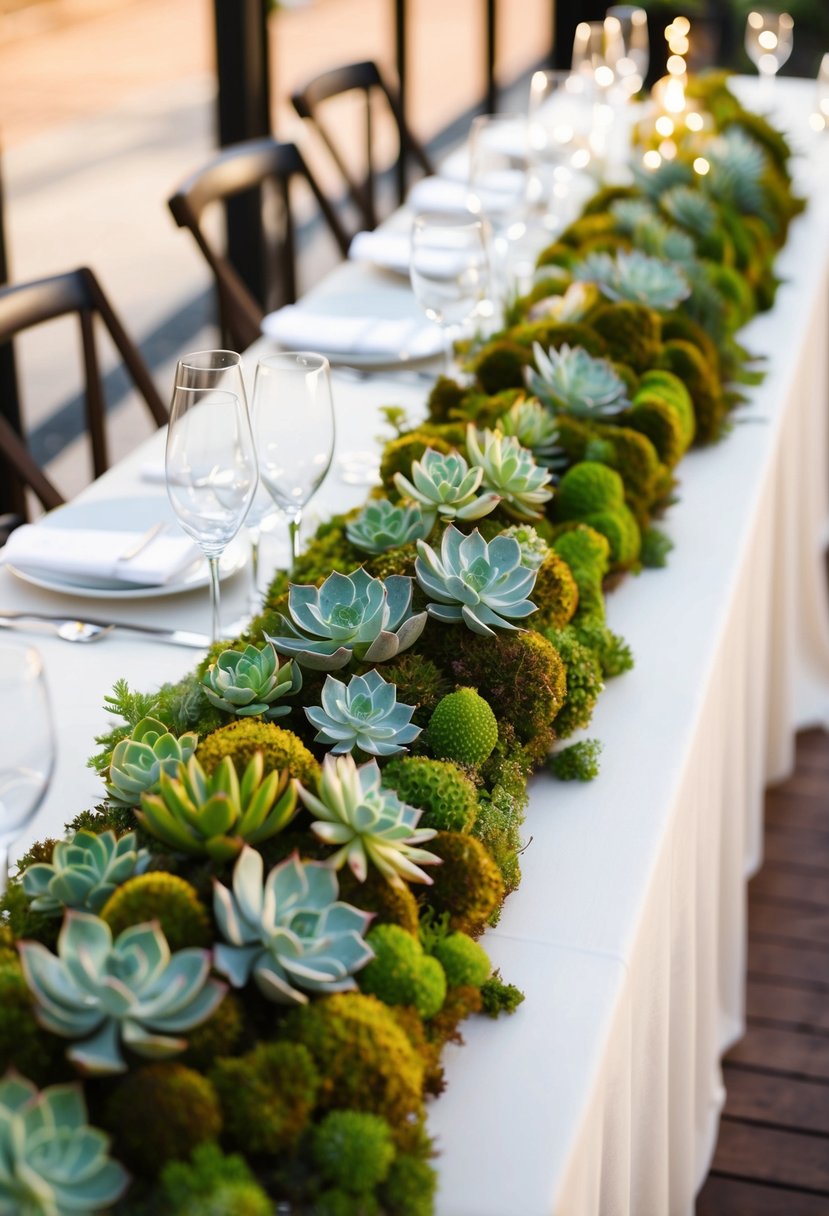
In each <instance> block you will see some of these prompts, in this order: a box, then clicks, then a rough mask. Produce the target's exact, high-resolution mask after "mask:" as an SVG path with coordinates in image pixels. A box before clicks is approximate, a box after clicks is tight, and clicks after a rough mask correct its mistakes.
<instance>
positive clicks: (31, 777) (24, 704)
mask: <svg viewBox="0 0 829 1216" xmlns="http://www.w3.org/2000/svg"><path fill="white" fill-rule="evenodd" d="M21 724H23V729H21ZM55 750H56V749H55V731H54V725H53V720H52V710H51V706H50V704H49V692H48V689H47V687H46V679H45V677H44V674H43V661H42V660H41V657H40V654H39V653H38V651H37V650H35V649H34V647H32V646H14V645H9V646H0V894H2V892H3V891H5V889H6V884H7V882H8V871H9V847H10V845H11V844H12V843H13V841H14V840H16V839H17V837H18V836H19V835H20V832H21V831H22V829H23V828H24V827H25V826H26V824H27V823H28V822H29V821H30V820H31V819H32V818H33V817H34V815H35V814H36V812H37V811H38V809H39V807H40V805H41V803H42V802H43V799H44V797H45V796H46V791H47V790H48V788H49V783H50V781H51V780H52V774H53V772H54V768H55Z"/></svg>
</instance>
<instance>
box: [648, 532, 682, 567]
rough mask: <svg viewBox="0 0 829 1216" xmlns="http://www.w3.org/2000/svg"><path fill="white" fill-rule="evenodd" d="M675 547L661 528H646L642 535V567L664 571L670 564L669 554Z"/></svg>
mask: <svg viewBox="0 0 829 1216" xmlns="http://www.w3.org/2000/svg"><path fill="white" fill-rule="evenodd" d="M673 547H674V542H673V541H672V540H671V538H670V537H669V536H666V535H665V533H664V532H661V531H660V530H659V528H646V530H645V531H644V532H643V533H642V552H641V554H640V557H641V561H642V565H643V566H647V567H649V568H652V569H662V568H663V567H665V566H667V564H668V554H669V553H670V551H671V549H673Z"/></svg>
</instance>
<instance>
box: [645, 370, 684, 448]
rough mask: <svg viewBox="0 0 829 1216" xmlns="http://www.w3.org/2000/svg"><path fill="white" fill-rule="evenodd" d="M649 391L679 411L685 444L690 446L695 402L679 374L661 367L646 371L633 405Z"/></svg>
mask: <svg viewBox="0 0 829 1216" xmlns="http://www.w3.org/2000/svg"><path fill="white" fill-rule="evenodd" d="M647 393H656V394H657V396H659V397H662V398H663V399H664V400H665V401H667V402H669V404H670V405H672V406H673V408H674V409H675V410H676V411H677V413H678V414H679V416H680V419H681V421H682V430H683V438H684V440H685V446H686V448H687V447H690V445H691V444H692V443H693V441H694V432H695V431H696V418H695V417H694V403H693V401H692V400H691V394H690V393H689V392H688V390H687V388H686V387H685V385H684V384H683V383H682V381H681V380H680V378H679V376H675V375H674V374H673V372H669V371H665V370H663V369H661V368H652V369H651V371H649V372H645V374H644V376H643V377H642V379H641V380H640V382H639V389H638V391H637V392H636V394H635V395H634V397H633V402H632V403H633V405H638V404H639V401H640V400H641V398H642V395H643V394H647Z"/></svg>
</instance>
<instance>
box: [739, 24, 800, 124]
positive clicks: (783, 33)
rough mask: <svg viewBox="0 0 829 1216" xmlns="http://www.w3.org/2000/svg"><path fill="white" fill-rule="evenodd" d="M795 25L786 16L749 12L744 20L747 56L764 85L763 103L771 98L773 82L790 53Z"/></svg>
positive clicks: (768, 101) (767, 102)
mask: <svg viewBox="0 0 829 1216" xmlns="http://www.w3.org/2000/svg"><path fill="white" fill-rule="evenodd" d="M793 31H794V21H793V20H792V18H791V16H790V15H789V14H788V13H770V12H765V11H763V10H761V11H758V12H750V13H749V14H748V16H747V17H746V38H745V46H746V53H747V55H748V57H749V59H750V60H751V62H752V63H753V64H754V66H755V67H756V68H757V71H758V72H759V74H760V79H761V80H762V82H763V90H762V93H763V100H764V101H765V102H766V104H769V103H770V102H771V101H772V99H773V97H774V80H775V77H776V76H777V73H778V72H779V71H780V69H781V68H782V66H783V64H784V63H785V62H786V61H787V60H788V58H789V56H790V55H791V53H792V41H793Z"/></svg>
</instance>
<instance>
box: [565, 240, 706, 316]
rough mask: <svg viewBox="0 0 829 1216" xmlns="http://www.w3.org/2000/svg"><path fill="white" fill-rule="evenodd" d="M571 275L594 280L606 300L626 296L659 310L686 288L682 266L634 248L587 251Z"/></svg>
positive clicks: (673, 303) (665, 308)
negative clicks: (609, 251) (629, 250)
mask: <svg viewBox="0 0 829 1216" xmlns="http://www.w3.org/2000/svg"><path fill="white" fill-rule="evenodd" d="M573 276H574V277H575V278H577V279H579V280H581V281H583V282H587V283H597V284H598V285H599V287H600V288H601V289H602V291H603V292H604V294H605V295H606V296H607V297H608V299H610V300H630V301H632V302H633V303H635V304H644V305H645V306H646V307H647V308H654V309H656V310H657V311H659V312H670V311H672V310H673V309H674V308H676V306H677V305H678V304H679V303H680V302H681V301H682V300H684V299H686V297H687V296H688V294H689V292H690V290H691V289H690V287H689V286H688V280H687V279H686V278H685V275H684V274H683V273H682V270H681V269H680V268H679V267H678V266H675V265H674V264H673V262H667V261H665V260H664V259H662V258H654V257H649V256H648V255H647V254H646V253H641V252H640V251H639V250H638V249H634V250H632V252H630V253H627V252H625V251H620V252H619V253H617V254H616V256H615V257H612V256H611V255H610V254H609V253H590V254H588V255H587V257H586V258H585V259H584V261H583V262H580V263H579V264H578V265H577V266H575V267H574V268H573Z"/></svg>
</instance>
